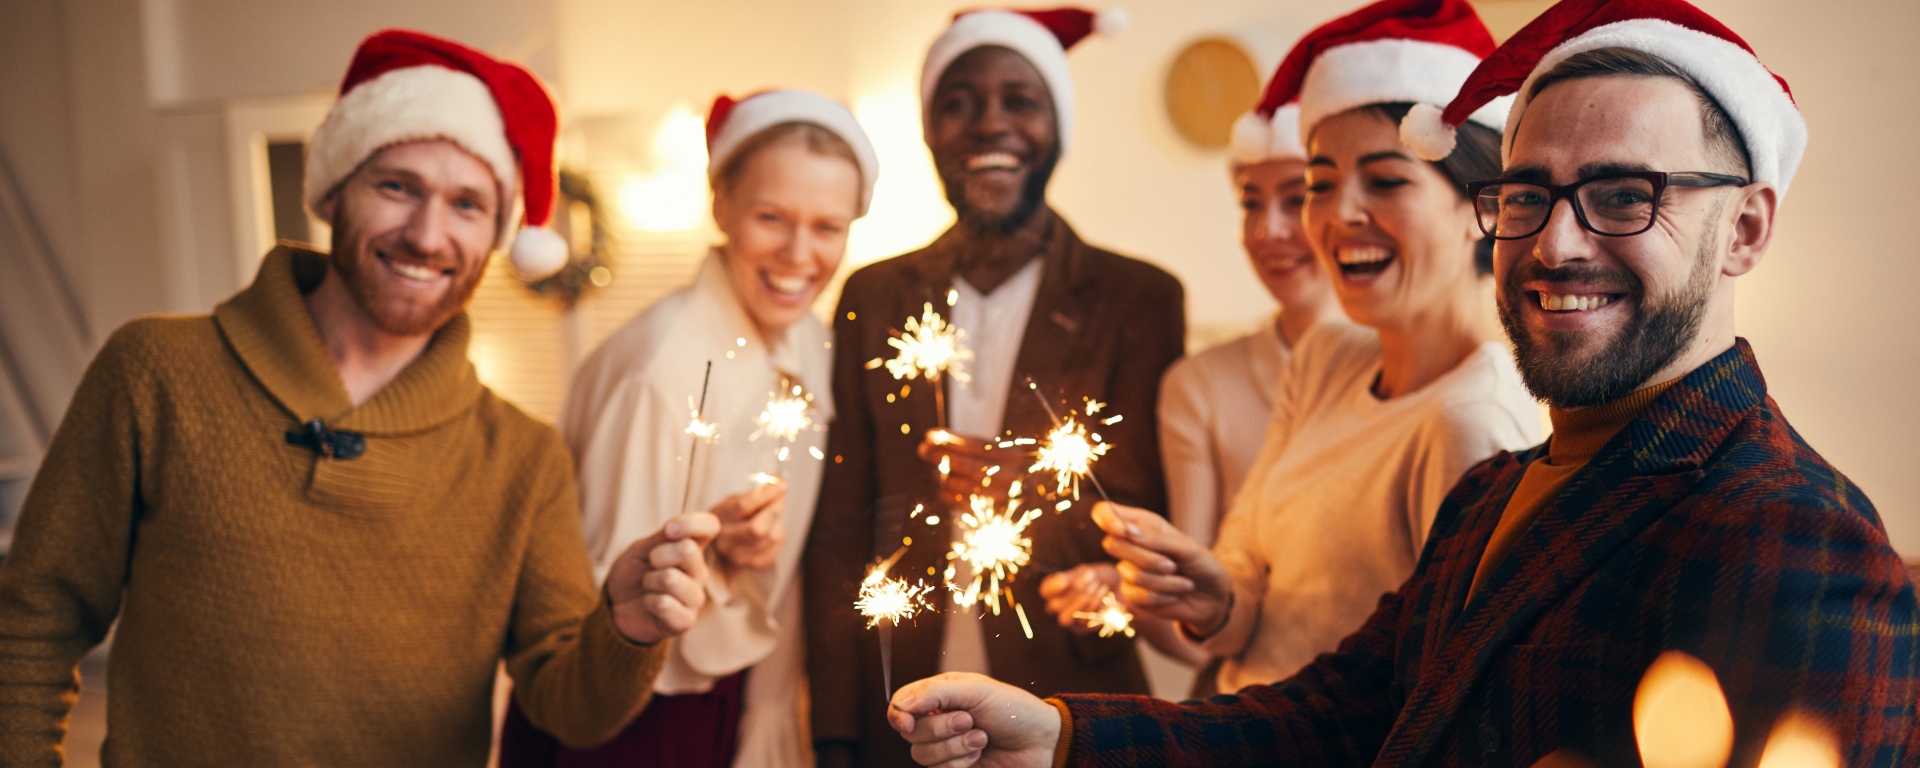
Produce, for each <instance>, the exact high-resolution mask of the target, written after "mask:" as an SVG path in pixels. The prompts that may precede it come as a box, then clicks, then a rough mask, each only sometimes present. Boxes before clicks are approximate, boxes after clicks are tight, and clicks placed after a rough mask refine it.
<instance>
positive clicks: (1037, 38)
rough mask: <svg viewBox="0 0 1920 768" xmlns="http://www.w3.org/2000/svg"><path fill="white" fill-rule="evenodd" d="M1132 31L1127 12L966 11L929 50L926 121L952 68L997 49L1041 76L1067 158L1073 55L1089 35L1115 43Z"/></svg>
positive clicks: (923, 88)
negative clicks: (991, 47) (1076, 45)
mask: <svg viewBox="0 0 1920 768" xmlns="http://www.w3.org/2000/svg"><path fill="white" fill-rule="evenodd" d="M1126 29H1127V12H1126V11H1124V10H1121V9H1119V8H1107V9H1103V10H1101V11H1100V12H1098V13H1095V12H1093V11H1088V10H1083V9H1080V8H1053V9H1048V10H1030V11H1016V10H980V11H963V12H961V13H959V14H956V15H955V16H954V17H953V24H952V25H950V26H948V27H947V31H946V32H943V33H941V34H940V37H939V38H938V39H936V40H934V41H933V47H931V48H929V49H927V63H926V65H925V66H923V67H921V69H920V116H921V118H922V119H923V123H931V122H932V121H931V120H926V119H925V118H927V117H929V114H930V113H929V110H931V109H932V105H933V89H934V88H935V87H936V86H938V85H939V84H940V76H941V75H944V74H946V72H947V67H950V66H952V65H953V62H954V61H955V60H957V59H959V58H960V57H961V56H964V55H966V54H967V52H968V51H971V50H973V49H975V48H980V47H984V46H989V45H997V46H1001V47H1004V48H1010V49H1012V50H1013V51H1014V52H1015V53H1018V54H1020V55H1021V56H1024V57H1026V59H1027V61H1029V62H1031V63H1032V64H1033V68H1034V69H1037V70H1039V71H1040V79H1042V80H1044V81H1046V83H1047V90H1048V91H1050V92H1051V94H1052V96H1053V113H1054V115H1056V116H1057V119H1058V121H1059V125H1058V129H1059V134H1060V151H1061V152H1062V153H1065V152H1066V149H1067V142H1068V141H1069V137H1071V136H1072V135H1073V73H1072V71H1071V70H1069V69H1068V68H1067V49H1068V48H1072V47H1073V44H1074V43H1078V42H1080V41H1081V40H1083V39H1085V38H1086V37H1087V36H1088V35H1090V34H1094V33H1099V34H1100V35H1101V36H1102V37H1113V36H1115V35H1118V34H1120V33H1122V32H1125V31H1126Z"/></svg>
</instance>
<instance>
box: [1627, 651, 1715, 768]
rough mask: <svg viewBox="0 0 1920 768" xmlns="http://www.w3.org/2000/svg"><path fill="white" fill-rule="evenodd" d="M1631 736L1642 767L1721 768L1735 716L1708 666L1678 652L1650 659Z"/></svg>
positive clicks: (1636, 697)
mask: <svg viewBox="0 0 1920 768" xmlns="http://www.w3.org/2000/svg"><path fill="white" fill-rule="evenodd" d="M1633 733H1634V738H1635V740H1636V741H1638V742H1639V745H1640V762H1641V764H1643V765H1645V766H1646V768H1722V766H1725V765H1726V764H1727V757H1728V756H1729V755H1731V754H1732V753H1733V715H1732V713H1730V712H1728V710H1727V697H1726V695H1725V694H1723V693H1721V692H1720V681H1719V678H1716V677H1714V674H1713V668H1712V667H1709V666H1707V664H1706V662H1703V661H1701V660H1699V659H1696V658H1694V657H1692V656H1689V655H1687V654H1685V653H1682V652H1680V651H1667V652H1666V653H1663V654H1660V658H1657V659H1654V660H1653V665H1652V666H1649V667H1647V673H1646V675H1645V676H1643V677H1641V678H1640V689H1639V690H1638V691H1637V692H1635V693H1634V696H1633Z"/></svg>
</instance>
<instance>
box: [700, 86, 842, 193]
mask: <svg viewBox="0 0 1920 768" xmlns="http://www.w3.org/2000/svg"><path fill="white" fill-rule="evenodd" d="M783 123H807V124H810V125H817V126H819V127H821V128H824V129H826V130H828V131H831V132H832V133H833V135H835V136H839V137H840V140H841V141H844V142H846V143H847V146H848V147H851V148H852V149H853V156H854V158H856V159H857V160H859V163H858V164H859V166H860V182H861V186H860V213H859V215H861V216H865V215H867V206H868V205H869V204H870V203H871V202H872V201H873V183H874V181H875V180H877V179H879V178H880V159H879V157H878V156H877V155H875V154H874V152H873V142H871V141H868V140H867V132H866V131H864V130H861V128H860V123H859V121H857V120H855V119H853V113H852V112H849V111H847V108H846V106H845V105H842V104H841V103H840V102H837V101H834V100H833V99H829V98H827V97H825V96H821V95H820V94H817V93H813V92H810V91H800V90H776V91H761V92H759V93H756V94H753V95H751V96H748V97H746V98H744V99H740V100H737V101H736V100H734V98H733V97H731V96H720V97H719V98H716V99H714V100H713V108H712V109H710V110H708V111H707V181H708V182H709V183H711V182H713V181H714V180H715V179H717V178H718V177H719V176H720V169H722V168H725V167H726V165H727V161H728V160H730V159H732V158H733V155H734V153H735V152H737V151H739V149H740V147H741V145H744V144H746V143H747V140H748V139H751V138H753V137H754V135H756V134H758V133H760V132H761V131H764V130H766V129H768V128H772V127H774V126H776V125H781V124H783Z"/></svg>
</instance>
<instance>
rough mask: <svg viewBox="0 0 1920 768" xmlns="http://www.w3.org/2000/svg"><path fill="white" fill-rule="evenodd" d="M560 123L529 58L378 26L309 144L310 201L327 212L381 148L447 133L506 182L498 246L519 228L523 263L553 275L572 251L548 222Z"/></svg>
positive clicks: (517, 264) (520, 266)
mask: <svg viewBox="0 0 1920 768" xmlns="http://www.w3.org/2000/svg"><path fill="white" fill-rule="evenodd" d="M558 133H559V118H558V117H557V116H556V114H555V112H554V107H553V98H552V97H551V96H549V95H547V90H546V88H545V87H544V86H542V85H541V83H540V80H539V79H538V78H536V77H534V76H533V73H532V72H528V71H527V70H526V69H525V68H523V67H520V66H519V65H516V64H510V63H507V62H504V61H500V60H498V59H495V58H493V57H491V56H488V55H486V54H484V53H481V52H479V51H476V50H473V49H471V48H468V47H466V46H464V45H461V44H459V43H456V42H453V41H451V40H445V39H442V38H438V37H433V36H432V35H426V34H422V33H419V32H413V31H409V30H404V29H389V30H384V31H380V32H375V33H374V34H372V35H370V36H368V37H367V39H366V40H363V41H361V43H360V48H359V50H357V51H355V52H354V54H353V63H352V64H351V65H349V66H348V67H347V76H346V78H345V79H344V80H342V81H341V83H340V98H339V100H338V101H335V102H334V103H333V108H332V109H331V110H329V111H328V112H327V119H326V121H325V122H323V123H321V124H320V128H319V129H318V130H316V131H314V133H313V140H312V142H311V143H310V144H308V145H307V173H306V190H305V191H306V194H305V197H306V202H307V207H308V208H309V209H311V210H313V211H314V213H315V214H316V215H319V216H321V218H328V217H329V214H331V212H332V211H331V208H332V205H333V200H332V197H333V192H334V190H335V189H336V188H337V187H339V185H340V182H342V181H345V180H346V178H347V177H348V176H351V175H353V172H354V170H355V169H358V168H359V167H360V164H361V163H364V162H366V160H367V158H369V157H372V156H373V155H374V153H376V152H379V151H380V150H382V149H385V148H387V147H390V146H393V145H395V144H400V143H403V142H408V141H419V140H422V139H446V140H448V141H451V142H453V143H454V144H456V145H459V147H460V148H461V149H464V150H466V151H467V152H470V153H472V154H473V156H474V157H477V158H479V159H480V160H481V161H482V162H485V163H486V164H487V167H488V168H489V169H491V170H492V171H493V177H494V180H495V181H497V182H499V184H500V190H501V197H502V200H501V226H500V231H499V235H498V236H497V238H496V240H495V241H494V247H496V248H499V247H505V246H506V244H507V243H508V242H509V238H511V242H512V244H513V245H512V248H511V249H510V250H509V254H510V258H511V260H512V263H513V267H514V269H516V270H518V271H519V272H520V273H521V274H522V275H525V276H528V277H544V276H546V275H549V274H552V273H553V272H556V271H558V270H559V269H560V268H561V267H563V266H566V263H567V256H568V252H567V244H566V241H565V240H562V239H561V238H560V236H559V235H558V234H555V233H554V231H553V230H551V229H547V228H546V224H547V220H548V219H549V218H550V217H551V216H552V215H553V198H554V190H555V187H556V183H555V178H554V169H553V149H554V141H555V138H556V136H557V134H558ZM516 192H517V193H518V194H517V195H516V194H515V193H516ZM523 216H524V219H525V224H526V228H525V229H521V228H520V227H519V224H520V222H521V220H522V217H523ZM516 230H518V234H517V235H516V234H515V231H516Z"/></svg>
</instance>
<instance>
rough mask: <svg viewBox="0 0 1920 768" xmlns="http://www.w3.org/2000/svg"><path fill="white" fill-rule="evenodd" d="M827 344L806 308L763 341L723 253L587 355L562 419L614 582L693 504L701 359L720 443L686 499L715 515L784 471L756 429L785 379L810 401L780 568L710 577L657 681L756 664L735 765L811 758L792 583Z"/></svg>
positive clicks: (593, 536) (810, 482)
mask: <svg viewBox="0 0 1920 768" xmlns="http://www.w3.org/2000/svg"><path fill="white" fill-rule="evenodd" d="M830 340H831V337H830V336H829V334H828V331H827V329H826V326H824V325H822V324H821V323H820V321H819V320H818V319H816V318H815V317H813V316H812V315H811V314H809V315H806V316H804V317H802V318H801V319H800V320H799V321H797V322H795V323H794V324H793V325H791V326H789V327H788V328H786V329H785V330H784V331H783V332H782V333H781V334H780V335H779V336H778V337H777V338H774V339H772V340H771V346H769V345H768V344H766V343H763V342H762V341H761V338H760V335H759V332H758V331H757V330H755V327H754V324H753V322H752V320H751V319H750V317H749V316H748V315H747V312H746V310H745V308H743V307H742V306H741V305H740V301H739V299H738V298H737V296H736V294H735V293H734V291H733V287H732V284H731V281H730V280H729V279H728V276H727V272H726V267H725V264H724V263H723V261H722V256H721V255H720V254H719V252H718V251H715V252H713V253H710V254H708V256H707V258H706V260H705V261H704V262H703V263H702V264H701V265H700V271H699V274H698V276H697V277H696V278H695V280H694V283H693V285H691V286H688V287H686V288H683V289H681V290H680V291H677V292H675V293H673V294H671V295H668V296H666V297H665V298H662V299H660V300H659V301H658V302H656V303H655V304H654V305H653V306H651V307H649V308H647V310H646V311H645V312H642V313H640V315H639V316H637V317H635V318H634V319H633V320H631V321H629V322H628V323H627V324H626V325H624V326H622V327H621V328H620V329H619V330H618V331H615V332H614V333H613V335H612V336H610V337H608V338H607V340H606V342H605V343H603V344H602V345H601V346H600V348H599V349H597V350H595V351H594V353H593V354H592V355H591V356H589V357H588V358H587V360H586V362H585V363H582V364H581V366H580V370H579V371H578V372H577V373H576V374H575V376H574V380H573V386H572V389H571V390H570V391H569V393H568V396H567V401H566V405H565V406H564V407H563V408H562V410H561V414H560V432H561V434H562V435H563V436H564V437H565V438H566V441H567V444H568V446H569V447H570V448H572V450H573V455H574V460H575V462H576V465H577V467H578V471H579V486H580V507H581V515H582V517H583V520H584V526H583V528H584V532H585V534H586V539H587V548H588V552H589V554H590V555H591V556H592V558H593V562H594V569H595V574H596V576H598V577H600V578H602V579H604V578H605V577H606V573H607V569H608V567H609V566H610V565H611V564H612V562H613V560H614V559H615V558H617V557H618V556H619V555H620V553H621V552H623V551H625V549H626V548H627V547H628V545H630V544H632V543H633V542H634V541H637V540H639V539H641V538H644V537H647V536H650V535H652V534H653V533H654V532H655V531H658V530H659V529H660V527H661V526H663V525H665V524H666V521H667V520H668V518H671V517H673V516H675V515H678V514H680V513H681V512H682V511H683V510H682V508H681V506H682V499H683V494H687V486H688V478H689V475H688V471H687V466H688V461H687V457H688V454H689V448H690V447H692V443H693V440H694V437H693V436H692V435H689V434H688V433H687V431H686V430H687V427H688V424H689V422H690V421H691V419H692V417H693V408H694V406H695V404H696V403H697V402H698V401H699V398H700V391H701V382H702V379H703V377H705V376H706V366H707V363H709V362H711V363H712V364H713V373H712V378H711V382H710V384H709V385H708V392H707V399H706V409H705V412H704V418H703V421H706V422H709V423H712V424H713V425H714V426H715V427H716V428H717V430H718V434H719V437H718V438H717V439H715V440H713V441H712V442H702V443H701V444H700V446H699V448H698V450H697V452H695V454H694V461H693V473H692V488H693V490H692V493H691V494H690V495H688V496H687V497H686V508H687V509H710V508H711V507H712V506H713V505H715V504H717V503H719V502H720V501H721V500H722V499H725V498H726V497H728V496H732V495H734V494H738V493H743V492H746V491H749V490H752V489H753V488H754V487H755V484H756V480H755V475H757V474H759V473H767V474H775V475H777V474H779V473H780V472H781V469H782V467H781V464H780V462H778V460H777V459H776V455H777V452H778V450H779V448H780V445H781V442H780V441H779V440H778V439H777V438H774V437H770V436H766V435H761V436H759V437H758V438H757V439H756V438H755V437H753V435H754V433H755V432H756V431H757V430H758V429H759V417H760V414H761V412H762V411H763V410H764V409H765V408H766V406H767V403H768V400H769V398H770V397H771V396H772V395H773V393H774V390H775V389H776V388H777V387H778V386H779V384H780V381H781V376H782V373H785V374H787V375H788V376H789V377H790V378H791V379H793V380H796V381H797V382H798V383H799V384H800V385H801V386H802V387H804V388H805V390H806V391H807V392H809V393H811V394H812V395H813V409H812V419H813V422H814V423H815V424H816V425H817V426H816V428H814V429H810V430H806V431H803V432H802V433H801V434H800V436H799V438H798V439H797V440H796V441H795V442H794V443H793V444H792V446H791V450H790V456H789V458H788V460H787V462H786V464H785V467H784V469H785V473H786V478H787V495H786V506H785V509H784V513H783V522H784V523H785V526H786V529H787V536H786V544H785V546H784V547H783V548H782V549H781V551H780V554H779V557H778V562H777V564H776V565H775V566H774V567H773V568H771V569H767V570H762V571H749V572H746V573H742V574H740V575H737V576H735V577H734V579H733V580H732V581H731V583H726V582H724V581H722V580H721V577H720V576H719V575H718V573H717V571H716V575H715V576H714V579H713V580H712V581H711V582H710V583H709V584H708V592H709V595H710V599H709V600H708V602H707V606H706V607H705V608H704V609H703V610H702V612H701V615H700V619H699V621H698V622H697V623H696V624H694V626H693V628H692V629H691V630H689V631H688V632H687V633H686V634H685V635H684V636H682V637H681V638H679V639H677V640H675V641H673V650H672V652H671V653H670V654H669V656H668V660H667V664H666V668H665V669H663V670H662V671H661V673H660V677H659V679H658V680H657V681H656V682H655V683H654V691H655V692H656V693H660V694H667V695H672V694H685V693H701V692H705V691H708V690H711V689H712V687H713V683H714V681H715V680H716V679H718V678H721V677H726V676H728V675H731V674H733V673H735V672H739V671H740V670H742V669H746V668H747V667H753V673H752V674H750V675H748V676H747V683H746V696H745V701H746V704H745V710H744V712H743V713H742V716H741V717H742V720H741V727H740V748H739V752H738V755H737V756H736V758H735V761H734V764H735V765H739V766H748V765H801V764H805V763H807V762H810V755H811V749H810V746H809V745H808V744H807V743H806V738H805V736H804V734H805V733H806V731H805V729H804V724H803V723H802V722H801V720H802V718H804V717H805V714H804V711H805V708H804V707H803V706H802V701H801V698H802V692H803V687H804V675H805V669H806V664H805V655H804V654H805V649H804V642H805V636H804V634H803V632H802V628H801V624H800V620H801V616H800V595H799V590H797V589H794V588H793V582H794V575H795V570H796V567H797V566H798V564H799V560H800V550H801V549H802V546H801V544H802V542H804V541H806V538H807V526H808V524H809V523H810V522H811V521H812V519H813V505H814V499H815V497H816V496H817V495H818V494H819V490H820V475H821V472H822V469H823V466H822V463H821V458H820V457H822V456H823V455H824V454H823V453H822V451H824V450H825V442H826V430H825V425H826V423H827V422H828V421H829V420H830V419H831V418H832V416H833V413H832V409H833V394H832V382H831V380H830V375H831V371H832V351H831V349H830V346H831V343H830Z"/></svg>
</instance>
